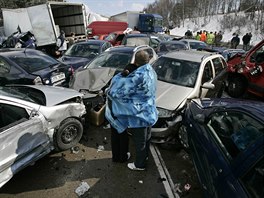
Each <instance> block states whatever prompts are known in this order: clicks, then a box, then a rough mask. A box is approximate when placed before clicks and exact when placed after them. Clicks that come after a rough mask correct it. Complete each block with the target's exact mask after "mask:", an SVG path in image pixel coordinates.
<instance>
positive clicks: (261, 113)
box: [184, 98, 264, 198]
mask: <svg viewBox="0 0 264 198" xmlns="http://www.w3.org/2000/svg"><path fill="white" fill-rule="evenodd" d="M184 125H185V126H186V129H187V137H188V146H189V151H190V153H191V156H192V160H193V162H194V166H195V168H196V171H197V174H198V177H199V180H200V182H201V185H202V188H203V190H204V193H205V196H204V197H214V198H215V197H220V198H221V197H232V198H235V197H237V198H241V197H264V103H262V102H254V101H242V100H235V99H232V98H225V99H223V98H221V99H213V100H211V99H195V100H192V101H191V102H190V104H189V106H188V107H187V108H186V112H185V118H184Z"/></svg>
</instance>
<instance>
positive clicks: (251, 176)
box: [241, 158, 264, 197]
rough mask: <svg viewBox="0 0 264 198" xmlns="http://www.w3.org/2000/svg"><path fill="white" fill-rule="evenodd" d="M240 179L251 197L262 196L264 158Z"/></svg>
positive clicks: (263, 190) (263, 193)
mask: <svg viewBox="0 0 264 198" xmlns="http://www.w3.org/2000/svg"><path fill="white" fill-rule="evenodd" d="M241 180H242V182H243V184H244V186H245V188H246V189H247V191H248V192H249V194H250V195H251V196H252V197H263V195H264V188H263V181H264V158H262V159H261V160H259V162H258V163H256V164H255V165H254V166H253V167H252V168H251V169H250V170H249V171H248V173H247V174H246V175H245V176H243V177H242V179H241Z"/></svg>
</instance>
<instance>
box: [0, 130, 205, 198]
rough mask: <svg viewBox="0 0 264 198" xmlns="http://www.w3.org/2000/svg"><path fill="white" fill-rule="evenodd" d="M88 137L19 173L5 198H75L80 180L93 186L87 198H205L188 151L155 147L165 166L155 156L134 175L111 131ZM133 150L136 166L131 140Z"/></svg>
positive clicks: (91, 132)
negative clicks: (114, 151)
mask: <svg viewBox="0 0 264 198" xmlns="http://www.w3.org/2000/svg"><path fill="white" fill-rule="evenodd" d="M86 134H87V137H86V138H85V139H82V140H81V141H80V144H78V146H77V147H76V148H75V150H68V151H64V152H59V153H51V154H50V155H48V156H46V157H44V158H42V159H40V160H39V161H37V162H36V163H35V164H34V165H32V166H29V167H27V168H25V169H24V170H22V171H20V172H19V173H18V174H17V175H15V176H14V177H13V178H12V179H11V180H10V181H9V182H8V183H7V184H5V185H4V186H3V187H2V188H1V189H0V197H1V198H13V197H15V198H36V197H37V198H47V197H49V198H74V197H78V195H77V193H76V192H75V190H76V189H77V188H78V186H79V185H81V182H86V183H85V184H88V185H89V187H88V190H87V191H86V192H85V193H84V195H82V196H79V197H87V198H112V197H113V198H119V197H120V198H121V197H122V198H124V197H130V198H139V197H140V198H155V197H157V198H166V197H179V196H180V197H187V198H189V197H190V198H193V197H197V198H200V197H202V196H201V189H200V186H199V183H198V181H197V177H196V174H195V171H194V168H193V165H192V163H191V160H190V158H189V156H188V154H187V153H185V152H184V151H183V150H179V149H177V148H173V147H171V148H170V149H167V148H166V149H164V148H161V149H158V147H159V146H157V147H156V146H155V145H153V146H152V151H153V149H155V148H156V149H157V150H158V152H160V153H161V156H162V157H161V158H162V160H164V163H165V166H162V162H161V160H160V157H157V152H155V153H156V154H155V155H154V157H150V158H149V161H148V166H147V170H146V171H131V170H129V169H128V168H127V164H126V163H124V164H119V163H113V162H112V160H111V145H110V129H109V128H107V129H105V128H104V127H94V126H92V127H89V128H86ZM130 151H131V153H132V157H131V159H130V160H129V161H130V162H132V161H133V159H134V145H133V142H132V141H130ZM166 171H167V172H166ZM186 187H190V188H189V189H188V188H186Z"/></svg>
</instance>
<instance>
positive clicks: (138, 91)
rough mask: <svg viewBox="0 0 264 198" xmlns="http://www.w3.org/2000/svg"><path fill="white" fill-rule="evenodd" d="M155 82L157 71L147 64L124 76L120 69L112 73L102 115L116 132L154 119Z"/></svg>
mask: <svg viewBox="0 0 264 198" xmlns="http://www.w3.org/2000/svg"><path fill="white" fill-rule="evenodd" d="M156 82H157V75H156V73H155V71H154V70H153V68H152V67H151V65H150V64H145V65H143V66H140V67H139V68H137V69H136V70H135V71H133V72H132V73H130V74H129V75H128V76H126V77H124V76H122V74H121V73H119V74H117V75H115V76H114V77H113V79H112V81H111V85H110V87H109V90H108V92H107V101H106V111H105V117H106V119H107V120H108V121H109V123H110V124H111V126H113V127H114V128H115V129H116V130H117V131H118V132H119V133H122V132H124V131H125V130H126V129H127V128H140V127H149V126H153V125H154V124H155V123H156V121H157V119H158V112H157V109H156V105H155V99H156V97H155V95H156Z"/></svg>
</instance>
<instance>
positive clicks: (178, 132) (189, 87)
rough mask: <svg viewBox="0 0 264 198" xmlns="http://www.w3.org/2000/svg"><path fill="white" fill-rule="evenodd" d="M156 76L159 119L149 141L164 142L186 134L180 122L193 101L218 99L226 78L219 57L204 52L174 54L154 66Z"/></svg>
mask: <svg viewBox="0 0 264 198" xmlns="http://www.w3.org/2000/svg"><path fill="white" fill-rule="evenodd" d="M152 65H153V68H154V69H155V71H156V73H157V76H158V83H157V97H156V104H157V108H158V111H159V119H158V121H157V123H156V124H155V125H154V126H153V128H152V141H153V142H155V143H163V142H168V141H171V140H172V139H175V137H178V136H179V137H180V140H181V142H183V138H184V135H185V134H186V133H185V129H184V128H183V126H182V124H181V123H182V122H181V121H182V119H183V116H182V115H183V113H184V109H185V106H186V105H187V103H188V101H190V100H191V99H193V98H204V97H210V98H214V97H221V95H222V93H223V91H224V88H225V82H226V77H227V71H226V67H227V65H226V62H225V60H224V58H223V56H222V55H220V54H212V53H208V52H203V51H189V50H187V51H185V50H184V51H175V52H168V53H167V54H165V55H162V56H161V57H159V58H158V59H157V60H156V61H155V62H154V63H153V64H152Z"/></svg>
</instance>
